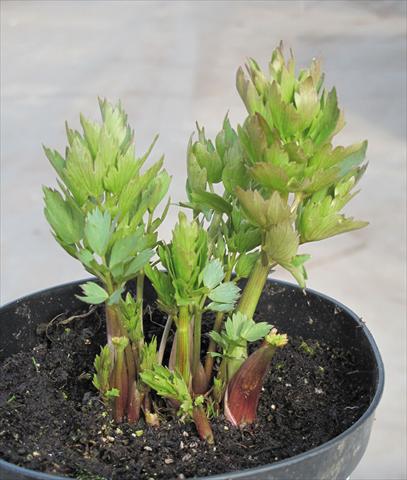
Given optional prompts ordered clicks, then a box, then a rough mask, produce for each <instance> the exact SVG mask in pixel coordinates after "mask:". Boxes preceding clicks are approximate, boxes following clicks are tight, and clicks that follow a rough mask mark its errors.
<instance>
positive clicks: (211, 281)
mask: <svg viewBox="0 0 407 480" xmlns="http://www.w3.org/2000/svg"><path fill="white" fill-rule="evenodd" d="M201 275H202V280H203V284H204V285H205V287H206V288H209V289H210V290H212V289H213V288H215V287H216V286H217V285H219V284H220V282H221V281H222V280H223V279H224V277H225V272H224V270H223V265H222V262H221V261H220V260H219V259H217V258H216V259H215V260H212V261H211V262H209V263H208V264H207V265H206V266H205V268H204V269H203V271H202V273H201Z"/></svg>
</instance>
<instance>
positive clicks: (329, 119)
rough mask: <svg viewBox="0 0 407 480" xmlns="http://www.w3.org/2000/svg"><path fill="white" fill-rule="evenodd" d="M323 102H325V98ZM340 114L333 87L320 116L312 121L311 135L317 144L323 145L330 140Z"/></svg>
mask: <svg viewBox="0 0 407 480" xmlns="http://www.w3.org/2000/svg"><path fill="white" fill-rule="evenodd" d="M323 99H324V97H323ZM322 103H324V102H323V100H322ZM339 114H340V111H339V108H338V100H337V96H336V89H335V88H333V89H332V90H331V91H330V92H329V94H328V97H327V99H326V102H325V103H324V104H323V107H322V108H321V111H320V113H319V114H318V116H317V117H316V118H315V119H314V121H313V122H312V125H311V128H310V130H309V136H310V137H311V138H312V140H314V142H315V143H316V144H317V145H321V144H323V143H324V142H325V141H329V140H330V138H331V137H332V135H333V134H334V132H335V129H336V127H337V124H338V120H339Z"/></svg>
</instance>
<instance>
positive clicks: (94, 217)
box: [85, 207, 111, 257]
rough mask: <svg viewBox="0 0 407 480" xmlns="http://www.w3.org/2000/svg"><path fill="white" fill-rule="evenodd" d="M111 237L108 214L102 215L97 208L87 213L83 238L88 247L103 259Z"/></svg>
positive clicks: (106, 212)
mask: <svg viewBox="0 0 407 480" xmlns="http://www.w3.org/2000/svg"><path fill="white" fill-rule="evenodd" d="M110 236H111V218H110V213H109V212H108V211H105V212H104V213H102V212H101V211H100V210H99V208H98V207H96V208H95V209H94V210H92V211H91V212H89V213H88V215H87V217H86V223H85V238H86V241H87V243H88V245H89V247H90V248H91V249H92V250H93V251H94V252H95V253H97V254H98V255H100V256H101V257H103V256H104V255H105V253H106V251H107V247H108V245H109V241H110Z"/></svg>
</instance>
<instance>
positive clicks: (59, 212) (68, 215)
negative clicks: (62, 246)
mask: <svg viewBox="0 0 407 480" xmlns="http://www.w3.org/2000/svg"><path fill="white" fill-rule="evenodd" d="M43 191H44V201H45V209H44V213H45V216H46V218H47V220H48V222H49V224H50V225H51V228H52V229H53V231H54V232H55V235H56V236H57V237H58V238H59V239H61V240H62V241H63V242H64V243H66V244H69V245H70V244H74V243H78V242H79V241H80V240H81V239H82V237H83V224H84V219H83V215H82V212H81V211H80V209H79V208H78V207H77V206H76V205H75V204H74V203H73V202H70V201H68V200H64V198H63V197H62V195H61V194H60V193H59V192H58V191H56V190H52V189H50V188H47V187H44V189H43Z"/></svg>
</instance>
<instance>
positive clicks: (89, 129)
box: [80, 114, 101, 158]
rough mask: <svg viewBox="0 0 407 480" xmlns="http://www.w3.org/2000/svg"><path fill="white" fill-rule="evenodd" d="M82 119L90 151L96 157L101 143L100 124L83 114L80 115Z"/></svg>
mask: <svg viewBox="0 0 407 480" xmlns="http://www.w3.org/2000/svg"><path fill="white" fill-rule="evenodd" d="M80 121H81V125H82V128H83V132H84V134H85V140H86V143H87V144H88V147H89V151H90V152H91V154H92V157H93V158H95V157H96V153H97V151H98V145H99V137H100V130H101V129H100V125H98V124H97V123H94V122H91V121H89V120H87V119H86V118H85V117H84V116H83V115H82V114H81V115H80Z"/></svg>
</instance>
